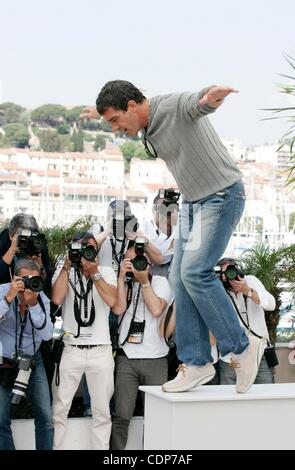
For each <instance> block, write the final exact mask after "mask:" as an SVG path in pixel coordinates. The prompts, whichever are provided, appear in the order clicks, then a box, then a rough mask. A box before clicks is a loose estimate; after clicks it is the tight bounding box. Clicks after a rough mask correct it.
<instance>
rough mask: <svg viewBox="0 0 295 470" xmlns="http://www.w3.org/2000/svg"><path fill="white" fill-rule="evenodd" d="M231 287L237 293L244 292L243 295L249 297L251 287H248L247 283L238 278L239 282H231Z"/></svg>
mask: <svg viewBox="0 0 295 470" xmlns="http://www.w3.org/2000/svg"><path fill="white" fill-rule="evenodd" d="M229 282H230V285H231V286H232V288H233V289H234V290H235V291H236V292H242V294H244V295H247V294H248V292H249V290H250V287H249V286H248V284H247V282H246V281H245V280H244V279H243V278H241V277H240V276H238V280H235V281H229Z"/></svg>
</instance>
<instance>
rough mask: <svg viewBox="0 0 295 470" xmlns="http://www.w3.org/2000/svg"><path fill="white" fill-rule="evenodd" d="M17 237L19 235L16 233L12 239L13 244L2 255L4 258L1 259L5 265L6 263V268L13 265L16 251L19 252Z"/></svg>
mask: <svg viewBox="0 0 295 470" xmlns="http://www.w3.org/2000/svg"><path fill="white" fill-rule="evenodd" d="M17 237H18V235H17V234H15V235H14V236H13V238H12V240H11V245H10V247H9V248H8V250H7V251H6V253H5V254H4V255H3V256H2V260H1V261H4V263H5V265H6V269H7V267H8V266H11V265H12V262H13V258H14V257H15V255H16V253H17V252H18V247H17ZM1 268H2V266H1Z"/></svg>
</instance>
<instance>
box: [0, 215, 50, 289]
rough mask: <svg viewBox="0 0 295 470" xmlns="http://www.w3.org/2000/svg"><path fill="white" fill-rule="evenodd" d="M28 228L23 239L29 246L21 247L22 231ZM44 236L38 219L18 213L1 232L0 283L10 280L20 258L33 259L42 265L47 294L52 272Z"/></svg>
mask: <svg viewBox="0 0 295 470" xmlns="http://www.w3.org/2000/svg"><path fill="white" fill-rule="evenodd" d="M21 230H28V231H30V232H31V234H33V235H34V237H32V236H30V234H28V235H27V236H26V237H24V238H23V240H24V241H25V242H26V243H25V244H26V245H27V247H26V248H25V249H21V248H20V246H19V244H20V231H21ZM43 237H44V236H43V235H42V234H40V232H39V227H38V224H37V221H36V219H35V217H34V216H33V215H30V214H22V213H19V214H16V215H15V216H14V217H13V218H12V219H11V221H10V223H9V227H8V228H6V229H4V230H3V231H2V232H1V233H0V284H4V283H7V282H10V281H11V279H12V275H13V272H14V264H15V262H16V261H17V260H18V259H20V258H27V259H31V260H32V261H34V262H35V263H37V264H38V265H39V266H40V269H41V273H42V276H43V278H44V280H45V288H44V291H45V293H46V294H47V295H49V293H50V288H51V272H50V267H49V254H48V248H47V246H46V242H45V239H44V238H43Z"/></svg>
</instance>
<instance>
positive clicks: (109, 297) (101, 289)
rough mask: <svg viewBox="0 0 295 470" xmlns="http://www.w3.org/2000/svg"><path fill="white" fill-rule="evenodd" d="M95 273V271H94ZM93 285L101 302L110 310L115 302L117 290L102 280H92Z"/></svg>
mask: <svg viewBox="0 0 295 470" xmlns="http://www.w3.org/2000/svg"><path fill="white" fill-rule="evenodd" d="M96 272H97V270H96ZM93 284H94V285H95V288H96V290H97V292H98V293H99V295H100V296H101V298H102V300H103V301H104V302H105V303H106V304H107V305H108V306H109V307H111V308H113V306H114V304H115V302H116V300H117V288H116V287H115V286H112V285H111V284H108V283H107V282H106V281H105V280H104V279H103V278H101V279H99V280H98V281H95V280H93Z"/></svg>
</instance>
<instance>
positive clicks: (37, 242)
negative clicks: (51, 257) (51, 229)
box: [17, 229, 46, 256]
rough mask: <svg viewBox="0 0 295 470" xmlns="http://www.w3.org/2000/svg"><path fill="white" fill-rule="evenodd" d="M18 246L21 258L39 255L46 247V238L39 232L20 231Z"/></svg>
mask: <svg viewBox="0 0 295 470" xmlns="http://www.w3.org/2000/svg"><path fill="white" fill-rule="evenodd" d="M17 246H18V248H19V253H20V255H21V256H27V255H28V256H34V255H39V254H40V253H41V251H42V250H44V248H45V247H46V238H45V235H44V234H43V233H39V232H38V231H37V230H35V231H32V230H29V229H20V231H19V234H18V238H17Z"/></svg>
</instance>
